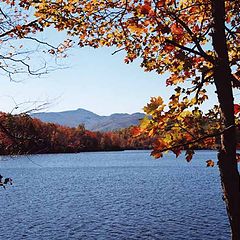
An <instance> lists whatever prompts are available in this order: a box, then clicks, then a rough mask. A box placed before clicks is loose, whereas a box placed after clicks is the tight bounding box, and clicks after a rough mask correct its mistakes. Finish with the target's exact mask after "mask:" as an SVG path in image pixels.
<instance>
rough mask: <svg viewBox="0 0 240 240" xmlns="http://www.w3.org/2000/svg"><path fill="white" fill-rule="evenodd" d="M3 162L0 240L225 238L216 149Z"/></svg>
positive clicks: (0, 163) (5, 159) (227, 236)
mask: <svg viewBox="0 0 240 240" xmlns="http://www.w3.org/2000/svg"><path fill="white" fill-rule="evenodd" d="M149 155H150V152H149V151H123V152H97V153H79V154H48V155H34V156H29V157H26V156H19V157H12V158H9V157H1V161H0V169H1V170H0V173H1V174H2V175H3V176H5V177H8V176H10V177H12V178H13V180H14V185H13V186H8V187H7V190H4V189H3V188H1V189H0V202H1V215H0V220H1V224H0V239H4V240H8V239H9V240H18V239H19V240H20V239H21V240H22V239H23V240H25V239H26V240H35V239H39V240H45V239H46V240H53V239H56V240H61V239H64V240H66V239H80V240H82V239H90V240H91V239H97V240H98V239H102V240H105V239H110V240H112V239H163V240H168V239H170V240H175V239H176V240H194V239H195V240H205V239H207V240H211V239H212V240H216V239H230V232H229V225H228V220H227V215H226V211H225V206H224V202H223V201H222V193H221V188H220V181H219V173H218V168H217V167H214V168H206V163H205V161H206V160H208V159H212V160H216V152H215V151H197V153H196V155H195V156H194V159H193V160H192V162H190V163H187V162H186V161H185V160H184V156H181V157H179V158H177V159H176V158H175V157H174V156H173V155H172V154H167V155H165V156H164V158H163V159H160V160H154V159H153V158H151V157H150V156H149Z"/></svg>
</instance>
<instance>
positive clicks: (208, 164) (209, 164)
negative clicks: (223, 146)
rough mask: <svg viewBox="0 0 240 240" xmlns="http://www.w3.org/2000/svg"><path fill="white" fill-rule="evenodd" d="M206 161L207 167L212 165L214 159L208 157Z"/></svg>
mask: <svg viewBox="0 0 240 240" xmlns="http://www.w3.org/2000/svg"><path fill="white" fill-rule="evenodd" d="M206 163H207V167H214V161H213V160H211V159H209V160H207V161H206Z"/></svg>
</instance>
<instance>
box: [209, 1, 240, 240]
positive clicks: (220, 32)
mask: <svg viewBox="0 0 240 240" xmlns="http://www.w3.org/2000/svg"><path fill="white" fill-rule="evenodd" d="M212 17H213V35H212V38H213V47H214V51H215V54H216V62H215V64H214V82H215V85H216V88H217V96H218V100H219V104H220V109H221V113H222V117H223V119H224V126H225V128H227V130H226V131H225V132H224V133H223V135H222V142H221V150H220V152H219V154H218V165H219V170H220V176H221V184H222V189H223V194H224V200H225V203H226V209H227V214H228V218H229V222H230V226H231V230H232V240H240V185H239V172H238V168H237V160H236V128H235V121H234V99H233V92H232V84H231V69H230V65H229V58H228V49H227V43H226V35H225V1H224V0H212Z"/></svg>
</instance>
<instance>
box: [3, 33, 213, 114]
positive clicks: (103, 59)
mask: <svg viewBox="0 0 240 240" xmlns="http://www.w3.org/2000/svg"><path fill="white" fill-rule="evenodd" d="M64 37H65V36H64V34H61V33H56V32H54V31H52V30H51V29H49V30H47V31H46V32H44V33H43V35H42V36H41V38H42V40H47V41H50V42H51V43H53V44H55V43H57V42H59V41H61V40H62V39H64ZM25 45H27V44H25ZM113 52H114V49H113V48H106V47H105V48H98V49H93V48H89V47H88V48H78V47H74V48H73V49H71V50H70V51H69V52H68V57H67V58H66V59H65V60H63V62H62V63H61V66H63V69H55V71H53V72H50V73H48V74H46V75H42V76H41V77H40V78H39V77H25V78H24V80H23V81H20V82H12V81H10V80H9V79H8V78H6V77H3V76H1V77H0V86H1V89H0V103H1V104H0V111H4V112H13V113H19V112H24V111H27V110H29V109H33V108H35V107H36V106H38V105H41V104H42V103H48V105H47V107H45V108H44V109H43V110H41V111H45V112H59V111H67V110H75V109H78V108H84V109H86V110H89V111H92V112H94V113H97V114H99V115H110V114H112V113H134V112H143V110H142V109H143V107H144V106H145V105H146V104H147V103H148V102H149V100H150V97H152V96H161V97H163V99H165V100H166V101H167V99H168V98H169V97H170V96H171V94H172V93H173V91H172V90H173V89H174V87H168V88H166V86H165V79H166V75H162V76H161V75H158V74H157V73H155V72H144V70H143V69H142V68H141V67H140V61H138V60H136V61H134V62H133V63H130V64H125V63H124V56H125V53H124V52H119V53H117V54H114V55H112V53H113ZM36 56H37V55H36ZM37 57H38V56H37ZM47 58H48V61H49V62H48V61H47V62H48V63H49V64H51V59H50V57H49V56H47ZM52 61H54V59H52ZM30 64H35V65H36V64H37V60H36V59H35V60H34V58H33V59H31V60H30ZM214 95H215V94H210V96H209V97H210V101H209V102H208V103H206V104H205V106H204V108H205V109H207V108H209V107H211V106H212V105H213V104H215V103H216V97H215V96H214ZM16 106H18V107H19V108H18V109H17V110H16V109H15V107H16Z"/></svg>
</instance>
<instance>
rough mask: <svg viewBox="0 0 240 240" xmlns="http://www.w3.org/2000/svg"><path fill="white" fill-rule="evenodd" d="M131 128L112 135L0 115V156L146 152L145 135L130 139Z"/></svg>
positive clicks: (20, 116) (81, 126)
mask: <svg viewBox="0 0 240 240" xmlns="http://www.w3.org/2000/svg"><path fill="white" fill-rule="evenodd" d="M132 132H133V127H129V128H126V129H121V130H118V131H114V132H92V131H89V130H86V129H85V127H84V125H81V124H80V125H79V126H78V127H76V128H70V127H66V126H61V125H58V124H54V123H44V122H42V121H40V120H39V119H35V118H31V117H30V116H29V115H27V114H18V115H12V114H8V113H3V112H2V113H0V154H1V155H13V154H14V155H16V154H40V153H41V154H42V153H76V152H86V151H119V150H130V149H150V148H151V147H152V139H151V138H149V137H148V136H147V135H146V134H141V136H137V137H133V136H132Z"/></svg>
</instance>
